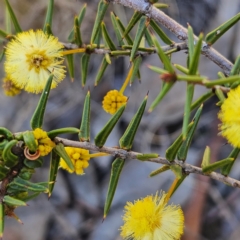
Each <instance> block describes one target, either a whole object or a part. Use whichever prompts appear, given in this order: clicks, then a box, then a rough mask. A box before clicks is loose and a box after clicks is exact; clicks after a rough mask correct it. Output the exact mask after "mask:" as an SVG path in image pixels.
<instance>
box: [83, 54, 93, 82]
mask: <svg viewBox="0 0 240 240" xmlns="http://www.w3.org/2000/svg"><path fill="white" fill-rule="evenodd" d="M90 56H91V55H90V54H88V53H84V54H83V55H82V58H81V70H82V71H81V77H82V87H84V86H85V84H86V80H87V74H88V65H89V61H90Z"/></svg>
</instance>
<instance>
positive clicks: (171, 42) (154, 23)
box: [150, 19, 174, 45]
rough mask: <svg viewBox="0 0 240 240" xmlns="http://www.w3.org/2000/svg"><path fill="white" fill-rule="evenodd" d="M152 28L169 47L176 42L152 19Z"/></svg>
mask: <svg viewBox="0 0 240 240" xmlns="http://www.w3.org/2000/svg"><path fill="white" fill-rule="evenodd" d="M150 25H151V27H152V28H153V29H154V31H155V32H156V34H157V35H158V36H159V37H160V38H161V39H162V40H163V42H165V43H166V44H168V45H171V44H173V43H174V42H173V41H172V40H171V39H170V38H169V37H168V36H167V35H166V34H165V33H164V32H163V30H162V29H161V28H160V27H159V26H158V24H157V23H156V22H155V21H154V20H152V19H151V21H150Z"/></svg>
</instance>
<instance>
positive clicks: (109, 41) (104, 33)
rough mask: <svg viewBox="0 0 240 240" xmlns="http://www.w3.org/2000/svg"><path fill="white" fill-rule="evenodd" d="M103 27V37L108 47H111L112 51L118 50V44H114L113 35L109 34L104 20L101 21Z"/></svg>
mask: <svg viewBox="0 0 240 240" xmlns="http://www.w3.org/2000/svg"><path fill="white" fill-rule="evenodd" d="M101 27H102V34H103V38H104V40H105V42H106V44H107V45H108V47H109V48H110V50H111V51H115V50H117V48H116V46H115V45H114V43H113V41H112V39H111V37H110V36H109V34H108V32H107V29H106V25H105V23H104V22H102V23H101Z"/></svg>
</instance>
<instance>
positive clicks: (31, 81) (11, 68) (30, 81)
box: [4, 30, 65, 93]
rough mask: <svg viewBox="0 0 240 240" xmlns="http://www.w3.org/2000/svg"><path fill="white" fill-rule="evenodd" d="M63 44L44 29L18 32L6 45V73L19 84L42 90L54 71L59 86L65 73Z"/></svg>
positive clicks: (23, 87) (54, 82) (30, 88)
mask: <svg viewBox="0 0 240 240" xmlns="http://www.w3.org/2000/svg"><path fill="white" fill-rule="evenodd" d="M62 48H63V45H62V44H61V43H60V42H59V41H58V39H57V38H56V37H54V36H52V35H47V34H45V33H44V32H43V31H42V30H37V31H36V32H34V31H33V30H30V31H27V32H21V33H18V34H17V35H16V37H15V38H14V39H13V40H11V41H10V42H9V43H8V44H7V46H6V62H5V65H4V67H5V72H6V75H8V76H9V78H10V79H11V80H12V82H13V83H14V85H16V86H17V87H18V88H20V89H24V90H25V91H27V92H32V93H39V92H41V91H42V90H43V88H44V86H45V85H46V82H47V80H48V78H49V75H50V74H51V73H53V75H54V78H53V82H52V86H51V88H55V87H56V86H57V84H58V83H59V82H61V81H62V80H63V79H64V77H65V69H64V66H63V65H62V63H63V57H62V56H63V53H62Z"/></svg>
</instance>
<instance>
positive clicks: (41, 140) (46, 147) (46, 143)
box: [33, 128, 55, 156]
mask: <svg viewBox="0 0 240 240" xmlns="http://www.w3.org/2000/svg"><path fill="white" fill-rule="evenodd" d="M33 135H34V138H35V140H36V143H37V145H38V150H39V152H40V155H41V156H46V155H48V154H49V153H50V152H51V151H52V149H53V148H54V147H55V143H54V142H53V141H52V140H51V139H50V138H49V137H48V135H47V132H45V131H43V130H42V129H41V128H36V129H34V131H33Z"/></svg>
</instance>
